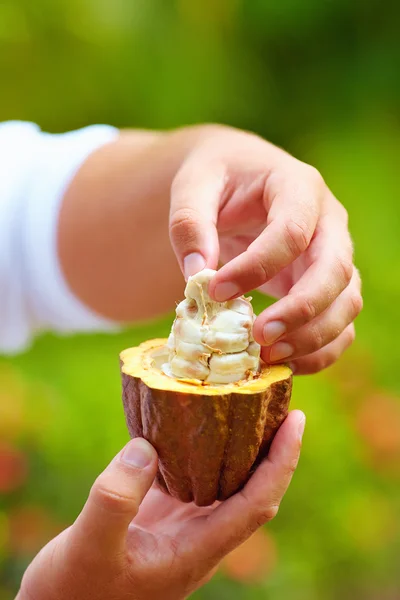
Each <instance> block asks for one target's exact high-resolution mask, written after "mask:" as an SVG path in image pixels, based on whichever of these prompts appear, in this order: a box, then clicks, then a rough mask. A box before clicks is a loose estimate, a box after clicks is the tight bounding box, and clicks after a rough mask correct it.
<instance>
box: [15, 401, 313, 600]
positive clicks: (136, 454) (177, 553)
mask: <svg viewBox="0 0 400 600" xmlns="http://www.w3.org/2000/svg"><path fill="white" fill-rule="evenodd" d="M304 424H305V418H304V415H303V414H302V413H301V412H300V411H292V412H291V413H290V414H289V416H288V417H287V419H286V420H285V422H284V423H283V425H282V426H281V428H280V429H279V431H278V433H277V435H276V437H275V439H274V442H273V444H272V446H271V449H270V452H269V456H268V458H267V459H266V460H264V462H263V463H261V465H260V466H259V467H258V469H257V470H256V472H255V473H254V475H253V476H252V477H251V479H250V480H249V482H248V483H247V485H246V486H245V487H244V488H243V490H242V491H240V492H238V493H237V494H236V495H234V496H233V497H231V498H230V499H229V500H227V501H225V502H223V503H220V504H218V503H217V504H216V505H215V506H212V507H207V508H199V507H196V506H194V505H193V504H182V503H181V502H179V501H178V500H176V499H174V498H171V497H169V496H167V495H165V494H164V493H163V492H161V491H160V490H158V489H156V488H155V487H154V486H152V484H153V481H154V477H155V474H156V471H157V455H156V452H155V450H154V449H153V448H152V446H150V444H148V443H147V442H146V441H145V440H142V439H135V440H132V441H130V442H129V443H128V444H127V446H126V447H125V448H124V449H123V450H122V452H121V453H120V454H118V455H117V456H116V457H115V458H114V460H113V461H112V462H111V464H110V465H109V466H108V467H107V468H106V470H105V471H104V472H103V473H102V474H101V475H100V476H99V477H98V479H97V480H96V482H95V484H94V486H93V487H92V490H91V492H90V495H89V498H88V500H87V502H86V504H85V506H84V508H83V510H82V512H81V514H80V515H79V516H78V518H77V520H76V521H75V523H74V524H73V525H72V526H71V527H70V528H69V529H67V530H65V531H64V532H63V533H61V534H60V535H59V536H58V537H57V538H55V539H54V540H52V541H51V542H50V543H49V544H48V545H47V546H46V547H45V548H44V549H43V550H42V551H41V552H40V553H39V554H38V556H37V557H36V558H35V559H34V561H33V562H32V564H31V565H30V566H29V567H28V570H27V571H26V573H25V576H24V578H23V582H22V586H21V590H20V592H19V594H18V597H17V598H18V600H56V599H57V600H89V599H90V598H93V599H96V600H103V599H104V600H110V598H113V599H115V600H159V598H163V600H182V599H184V598H186V597H187V596H188V595H189V594H191V593H192V592H193V591H194V590H195V589H196V588H198V587H199V586H201V585H202V584H203V583H204V582H206V581H207V580H208V579H209V578H210V577H211V576H212V574H213V572H214V571H215V569H216V567H217V566H218V564H219V562H220V561H221V559H222V558H223V557H224V556H225V555H226V554H227V553H229V552H230V551H232V550H233V549H234V548H235V547H236V546H238V545H239V544H241V543H242V542H243V541H245V540H246V539H247V538H248V537H249V536H250V535H251V534H252V533H253V532H254V531H255V530H256V529H257V528H258V527H260V526H261V525H263V524H264V523H266V522H268V521H270V520H271V519H273V518H274V516H275V515H276V513H277V511H278V507H279V504H280V502H281V500H282V497H283V495H284V493H285V492H286V489H287V487H288V485H289V483H290V480H291V478H292V475H293V472H294V470H295V468H296V465H297V462H298V459H299V453H300V446H301V437H302V433H303V429H304Z"/></svg>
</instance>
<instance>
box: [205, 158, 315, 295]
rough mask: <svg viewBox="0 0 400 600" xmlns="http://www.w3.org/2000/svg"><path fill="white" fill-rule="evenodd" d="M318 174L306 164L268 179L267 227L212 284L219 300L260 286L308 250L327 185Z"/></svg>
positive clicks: (217, 275)
mask: <svg viewBox="0 0 400 600" xmlns="http://www.w3.org/2000/svg"><path fill="white" fill-rule="evenodd" d="M314 172H315V173H317V172H316V171H315V170H314V169H312V167H308V166H306V165H304V167H302V168H301V169H299V168H298V167H296V170H293V171H292V170H291V171H290V173H285V175H281V176H279V178H278V177H277V178H276V179H272V183H271V180H270V178H269V179H268V180H267V183H266V188H265V194H264V195H265V199H264V204H265V206H266V210H267V212H268V219H267V223H268V224H267V227H266V228H265V229H264V231H263V232H262V233H261V235H259V236H258V238H257V239H256V240H254V242H253V243H252V244H250V246H249V247H248V248H247V250H246V251H245V252H243V253H242V254H240V255H239V256H237V257H236V258H234V259H233V260H231V261H230V262H229V263H227V264H226V265H225V266H223V267H222V268H221V269H220V270H219V271H218V273H217V274H216V276H215V277H214V279H213V281H212V283H211V285H210V294H211V296H212V297H213V298H214V299H215V300H216V301H218V302H224V301H226V300H229V299H232V298H235V297H237V296H240V295H242V294H246V293H247V292H249V291H251V290H253V289H256V288H258V287H260V286H261V285H263V284H264V283H266V282H267V281H269V280H270V279H272V278H273V277H275V275H277V274H278V273H279V272H280V271H281V270H282V269H284V268H285V267H287V266H288V265H289V264H291V263H292V262H293V261H294V260H296V258H298V257H299V256H300V255H301V254H302V253H303V252H304V251H305V250H306V249H307V248H308V246H309V244H310V242H311V239H312V237H313V235H314V232H315V229H316V226H317V222H318V218H319V214H320V205H321V201H322V197H323V189H324V186H325V184H324V183H323V180H322V178H321V177H320V176H319V175H315V174H314ZM270 177H271V178H273V175H272V176H270Z"/></svg>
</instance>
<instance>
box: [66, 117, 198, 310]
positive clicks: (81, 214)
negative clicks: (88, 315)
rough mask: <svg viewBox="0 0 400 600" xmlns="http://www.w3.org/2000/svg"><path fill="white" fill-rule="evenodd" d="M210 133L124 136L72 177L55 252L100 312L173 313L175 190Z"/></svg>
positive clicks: (75, 286) (75, 287)
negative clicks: (170, 225)
mask: <svg viewBox="0 0 400 600" xmlns="http://www.w3.org/2000/svg"><path fill="white" fill-rule="evenodd" d="M205 129H206V128H202V127H198V128H197V127H194V128H186V129H182V130H178V131H176V132H172V133H157V132H156V133H154V132H143V131H129V130H128V131H123V132H121V134H120V136H119V138H118V139H117V140H116V141H115V142H113V143H110V144H107V145H106V146H103V147H101V148H100V149H99V150H97V151H96V152H94V153H93V154H92V155H91V156H90V157H89V158H88V159H87V160H86V161H85V162H84V164H83V165H82V167H81V168H80V170H79V171H78V173H77V175H76V176H75V178H74V179H73V181H72V183H71V185H70V186H69V188H68V190H67V192H66V194H65V197H64V200H63V205H62V208H61V214H60V221H59V233H58V251H59V256H60V260H61V266H62V269H63V271H64V275H65V276H66V279H67V281H68V284H69V286H70V288H71V289H72V291H73V292H74V293H75V294H76V295H77V296H78V297H79V298H80V299H81V300H82V301H83V302H84V303H85V304H86V305H88V306H89V307H90V308H92V309H94V310H95V311H96V312H98V313H99V314H101V315H103V316H105V317H108V318H111V319H115V320H119V321H132V320H138V319H146V318H150V317H153V316H156V315H159V314H162V313H164V312H166V311H169V310H172V309H173V307H174V303H175V301H176V300H179V299H180V297H181V296H182V293H183V288H184V279H183V276H182V273H181V271H180V269H179V265H178V262H177V260H176V257H175V255H174V253H173V250H172V248H171V245H170V241H169V233H168V219H169V209H170V188H171V183H172V181H173V178H174V176H175V174H176V172H177V170H178V169H179V167H180V165H181V163H182V161H183V160H184V158H185V156H186V155H187V153H188V152H189V151H190V148H191V145H192V144H193V143H195V141H196V140H197V139H198V138H199V137H200V136H201V135H202V134H203V131H204V130H205ZM160 290H162V293H160Z"/></svg>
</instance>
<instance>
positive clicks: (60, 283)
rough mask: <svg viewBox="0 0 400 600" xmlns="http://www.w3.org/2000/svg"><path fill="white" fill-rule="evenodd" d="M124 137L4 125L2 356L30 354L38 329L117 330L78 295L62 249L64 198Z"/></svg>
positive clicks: (104, 129) (0, 132)
mask: <svg viewBox="0 0 400 600" xmlns="http://www.w3.org/2000/svg"><path fill="white" fill-rule="evenodd" d="M117 135H118V130H117V129H114V128H113V127H109V126H106V125H94V126H91V127H86V128H84V129H80V130H78V131H73V132H70V133H64V134H48V133H43V132H42V131H41V130H40V129H39V127H38V126H37V125H35V124H33V123H24V122H19V121H13V122H5V123H0V353H3V354H4V353H15V352H20V351H22V350H25V349H26V348H27V347H28V346H29V345H30V343H31V342H32V340H33V339H34V337H35V335H36V334H38V333H39V332H42V331H46V330H52V331H55V332H60V333H73V332H78V331H95V330H97V331H99V330H103V331H104V330H110V329H113V328H114V324H113V323H111V322H109V321H107V320H106V319H103V318H101V317H100V316H98V315H96V314H94V312H93V311H91V310H89V308H87V307H86V306H84V305H83V304H82V303H81V302H80V300H79V299H78V298H76V297H75V296H74V295H73V294H72V292H71V290H70V289H69V288H68V285H67V283H66V281H65V279H64V277H63V274H62V271H61V268H60V264H59V260H58V255H57V247H56V238H57V223H58V214H59V208H60V204H61V200H62V197H63V194H64V191H65V190H66V188H67V186H68V184H69V182H70V181H71V179H72V178H73V176H74V174H75V173H76V172H77V170H78V169H79V166H80V165H81V164H82V162H83V161H84V160H85V159H86V158H87V157H88V155H89V154H90V153H91V152H93V151H94V150H95V149H96V148H98V147H100V146H101V145H103V144H105V143H107V142H110V141H111V140H113V139H115V138H116V137H117Z"/></svg>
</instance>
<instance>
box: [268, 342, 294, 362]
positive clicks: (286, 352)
mask: <svg viewBox="0 0 400 600" xmlns="http://www.w3.org/2000/svg"><path fill="white" fill-rule="evenodd" d="M293 352H294V348H293V346H292V345H291V344H287V343H286V342H278V343H277V344H274V346H272V347H271V350H270V353H269V358H270V360H271V361H272V362H276V361H278V360H283V359H284V358H288V356H292V354H293Z"/></svg>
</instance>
